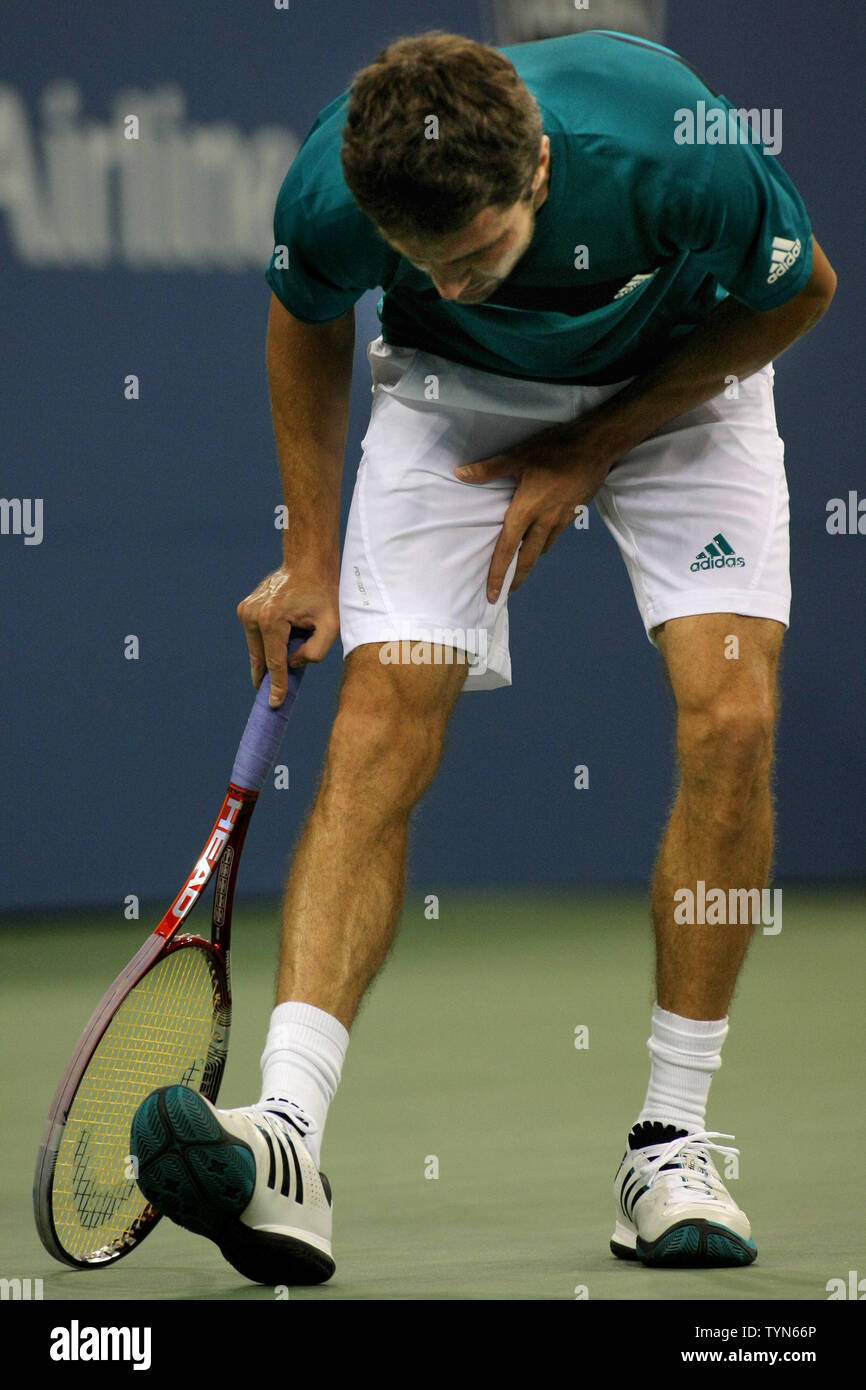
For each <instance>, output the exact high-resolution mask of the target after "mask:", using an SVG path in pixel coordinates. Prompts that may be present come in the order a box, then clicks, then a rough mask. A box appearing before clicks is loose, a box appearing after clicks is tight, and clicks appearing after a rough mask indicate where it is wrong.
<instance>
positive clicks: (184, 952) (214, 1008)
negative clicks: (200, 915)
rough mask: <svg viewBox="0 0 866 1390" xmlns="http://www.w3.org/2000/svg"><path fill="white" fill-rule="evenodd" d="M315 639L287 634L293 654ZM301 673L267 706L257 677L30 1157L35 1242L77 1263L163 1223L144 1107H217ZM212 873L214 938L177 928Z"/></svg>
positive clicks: (118, 1251)
mask: <svg viewBox="0 0 866 1390" xmlns="http://www.w3.org/2000/svg"><path fill="white" fill-rule="evenodd" d="M309 636H310V633H309V632H305V631H303V630H302V629H299V628H292V631H291V634H290V636H289V654H290V655H291V653H292V652H294V651H295V650H296V649H297V648H298V647H299V646H300V645H301V644H302V643H303V642H305V641H306V640H307V638H308V637H309ZM302 674H303V668H297V669H294V670H293V669H292V668H291V667H289V688H288V694H287V695H286V698H285V700H284V702H283V704H282V705H281V706H280V708H279V709H271V707H270V705H269V704H268V696H269V694H270V688H271V681H270V675H268V674H266V675H265V678H264V680H263V681H262V684H261V686H260V687H259V691H258V694H257V696H256V700H255V704H254V705H253V708H252V711H251V713H250V716H249V719H248V720H247V725H246V728H245V729H244V733H243V738H242V739H241V741H240V745H239V747H238V751H237V755H236V757H235V761H234V766H233V767H232V773H231V780H230V782H229V786H228V790H227V792H226V794H225V796H224V798H223V803H222V806H221V807H220V812H219V815H218V816H217V818H216V821H215V822H214V826H213V829H212V830H211V833H210V835H209V836H208V838H207V840H206V841H205V845H204V849H203V850H202V852H201V855H200V856H199V858H198V859H197V860H196V862H195V865H194V867H193V868H192V870H191V871H190V873H189V874H188V875H187V878H186V880H185V881H184V884H183V887H182V888H181V890H180V892H179V893H178V894H177V896H176V898H175V899H174V901H173V902H172V904H171V907H170V908H169V909H168V911H167V912H166V914H165V916H164V917H163V918H162V920H161V921H160V923H159V925H158V926H157V927H156V929H155V930H154V931H153V932H152V933H151V935H150V936H149V937H148V938H147V940H146V941H145V942H144V944H143V945H142V947H141V949H140V950H139V951H138V952H137V953H136V955H135V956H133V958H132V960H131V961H130V962H129V964H128V965H127V966H126V968H125V970H122V971H121V973H120V974H119V975H118V977H117V979H116V980H115V981H114V983H113V984H112V985H111V986H110V987H109V989H108V990H107V991H106V993H105V994H104V995H103V997H102V999H101V1000H100V1001H99V1004H98V1005H97V1006H96V1009H95V1011H94V1013H93V1015H92V1017H91V1019H90V1021H89V1023H88V1024H87V1026H86V1028H85V1029H84V1032H83V1033H82V1034H81V1037H80V1038H79V1040H78V1044H77V1046H76V1048H75V1051H74V1052H73V1054H72V1058H71V1060H70V1062H69V1065H68V1067H67V1068H66V1071H65V1073H64V1075H63V1078H62V1080H61V1082H60V1085H59V1086H58V1088H57V1092H56V1094H55V1097H54V1101H53V1104H52V1106H51V1110H50V1113H49V1115H48V1120H47V1122H46V1125H45V1132H44V1134H43V1137H42V1143H41V1145H40V1148H39V1154H38V1157H37V1160H36V1175H35V1178H34V1183H33V1207H34V1213H35V1216H36V1226H37V1229H38V1231H39V1235H40V1237H41V1239H42V1243H43V1245H44V1246H45V1248H46V1250H48V1251H49V1252H50V1253H51V1254H52V1255H54V1256H55V1257H56V1258H57V1259H58V1260H62V1261H64V1262H65V1263H66V1264H70V1265H75V1266H76V1267H78V1268H89V1267H92V1266H98V1265H107V1264H110V1263H112V1262H113V1261H115V1260H119V1259H120V1258H121V1256H123V1255H128V1254H129V1252H130V1251H131V1250H134V1249H135V1247H136V1246H137V1245H140V1244H141V1242H142V1241H143V1240H144V1238H145V1236H146V1235H148V1234H149V1233H150V1232H151V1231H152V1230H153V1228H154V1226H155V1225H156V1223H157V1221H158V1220H159V1213H158V1212H157V1211H156V1209H155V1208H154V1207H153V1206H151V1204H150V1203H149V1202H148V1201H147V1200H146V1198H145V1197H143V1196H142V1193H141V1192H140V1190H139V1188H138V1186H137V1184H136V1181H135V1176H136V1175H135V1172H134V1166H135V1165H134V1163H133V1160H132V1159H131V1158H130V1156H129V1128H130V1124H131V1121H132V1116H133V1114H134V1113H135V1111H136V1109H137V1108H138V1106H139V1104H140V1103H141V1102H142V1101H143V1100H144V1098H145V1096H147V1095H149V1094H150V1092H151V1091H154V1090H156V1089H157V1087H159V1086H168V1085H172V1084H174V1083H178V1084H180V1085H183V1086H189V1087H191V1088H192V1089H194V1090H197V1091H200V1092H201V1094H202V1095H204V1096H206V1097H207V1099H208V1100H211V1101H215V1100H216V1098H217V1094H218V1092H219V1088H220V1082H221V1081H222V1076H223V1071H224V1068H225V1061H226V1054H227V1052H228V1042H229V1026H230V1023H231V1005H232V1000H231V970H230V962H229V940H230V931H231V916H232V902H233V900H234V892H235V883H236V881H237V873H238V865H239V863H240V858H241V850H242V849H243V844H244V839H245V837H246V833H247V829H248V827H249V823H250V817H251V816H252V813H253V810H254V808H255V804H256V800H257V798H258V795H259V792H260V791H261V789H262V786H263V785H264V781H265V778H266V777H267V776H268V774H269V772H270V770H271V768H272V767H273V764H274V759H275V758H276V755H277V750H278V748H279V746H280V742H281V740H282V737H283V734H284V732H285V727H286V724H287V722H288V719H289V715H290V714H291V711H292V706H293V704H294V702H295V697H296V695H297V693H298V687H299V685H300V683H301V676H302ZM214 874H215V875H216V878H215V883H214V893H213V907H212V911H211V939H210V941H206V940H205V939H204V938H203V937H201V936H194V935H191V934H189V933H188V932H186V931H182V930H181V928H182V927H183V925H184V923H185V922H186V919H187V917H188V916H189V914H190V912H191V911H192V909H193V908H194V907H195V905H196V903H197V902H198V901H199V898H200V897H201V895H202V892H203V890H204V888H205V886H206V884H207V883H208V882H209V880H210V878H211V876H212V875H214Z"/></svg>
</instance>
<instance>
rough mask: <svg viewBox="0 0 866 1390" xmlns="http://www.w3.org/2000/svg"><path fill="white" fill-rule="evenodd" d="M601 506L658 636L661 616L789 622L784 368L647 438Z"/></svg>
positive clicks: (614, 476)
mask: <svg viewBox="0 0 866 1390" xmlns="http://www.w3.org/2000/svg"><path fill="white" fill-rule="evenodd" d="M596 504H597V507H598V510H599V512H600V513H601V515H602V518H603V519H604V521H605V523H606V525H607V527H608V529H609V530H610V532H611V534H612V535H613V537H614V539H615V540H616V542H617V545H618V546H619V549H620V553H621V554H622V557H623V560H624V561H625V564H626V567H627V569H628V572H629V577H630V579H631V582H632V586H633V589H634V594H635V598H636V600H637V604H638V608H639V610H640V613H641V617H642V619H643V622H644V627H645V629H646V632H647V635H648V637H649V638H650V641H654V640H655V639H654V637H653V633H654V631H655V630H656V629H657V628H659V627H660V626H661V624H663V623H667V622H669V621H670V620H671V619H674V618H682V617H687V616H695V615H699V614H710V613H740V614H743V615H744V616H747V617H753V618H765V619H772V620H773V621H775V622H776V623H779V624H781V625H782V626H787V623H788V619H789V613H790V603H791V587H790V575H789V543H788V519H789V517H788V488H787V481H786V478H785V467H784V445H783V442H782V440H781V439H780V437H779V433H778V430H777V428H776V416H775V409H774V405H773V370H772V366H770V365H768V366H767V367H764V368H762V369H761V370H760V371H758V372H755V373H754V374H753V375H752V376H751V377H749V378H747V379H746V380H745V381H742V382H740V383H738V384H737V385H736V387H735V388H734V387H732V388H731V394H730V395H727V394H725V393H722V394H721V395H720V396H717V397H714V398H713V399H712V400H709V401H705V402H704V404H703V405H701V406H698V407H696V408H695V409H694V410H691V411H687V412H686V413H685V414H683V415H681V416H679V417H677V418H676V419H674V420H671V421H669V422H668V423H667V424H666V425H664V426H663V427H662V428H661V429H659V430H657V431H656V432H655V433H654V434H652V435H651V436H650V437H649V438H648V439H646V440H644V441H643V443H641V444H639V445H638V446H637V447H636V448H635V449H633V450H632V451H631V452H630V453H629V454H628V455H627V456H626V458H625V459H623V461H622V462H621V463H619V464H617V465H615V467H614V468H613V469H612V470H611V472H610V474H609V476H608V479H607V481H606V483H605V486H604V487H603V488H602V489H601V490H600V491H599V493H598V495H597V497H596Z"/></svg>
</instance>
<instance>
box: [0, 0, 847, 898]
mask: <svg viewBox="0 0 866 1390" xmlns="http://www.w3.org/2000/svg"><path fill="white" fill-rule="evenodd" d="M488 13H489V12H488V9H487V7H486V6H484V5H481V4H477V3H475V0H437V3H435V4H434V3H430V2H429V0H411V2H410V0H382V2H381V3H363V2H361V3H359V2H358V0H315V2H314V0H291V4H290V6H289V8H288V9H286V10H277V9H276V8H275V7H274V6H273V5H270V4H268V3H265V0H262V3H260V4H246V5H240V6H239V5H237V4H232V3H230V0H213V3H209V4H207V5H201V4H199V3H191V0H148V3H147V4H145V5H141V4H139V3H135V2H134V0H118V2H117V3H114V4H112V5H111V6H110V7H109V6H106V5H105V4H103V3H96V2H95V0H83V3H80V4H78V5H76V6H74V7H72V6H58V5H57V4H56V3H53V0H52V2H49V0H29V3H26V4H25V3H10V4H7V6H6V7H5V11H4V30H5V33H4V34H3V38H2V54H0V212H2V216H0V259H2V266H0V286H2V289H0V295H2V302H3V338H4V350H3V354H2V356H3V361H2V388H3V389H2V398H3V406H2V410H3V424H2V474H0V496H2V498H4V499H6V501H7V503H12V504H13V505H10V506H7V507H6V508H5V510H4V511H3V513H2V515H3V518H4V521H3V534H0V567H2V592H3V603H2V619H0V621H2V630H0V638H2V652H3V663H2V666H3V669H2V689H0V699H2V706H0V709H2V713H0V718H2V725H3V733H2V755H3V783H4V791H5V797H4V800H5V813H4V816H3V832H2V833H3V855H2V890H0V892H2V897H0V906H2V909H3V910H4V911H5V912H7V913H8V912H11V911H15V910H20V909H31V908H55V907H59V906H74V905H82V904H99V903H105V904H112V903H115V904H117V903H119V902H121V901H122V899H123V898H124V896H125V895H127V894H131V893H135V894H137V895H139V896H140V897H141V898H142V899H143V900H147V899H160V898H163V897H165V896H166V895H167V894H169V893H171V891H172V890H173V889H174V888H175V887H176V886H177V881H178V879H179V876H180V875H181V874H182V873H183V872H184V871H185V870H186V869H187V867H188V861H190V859H191V857H192V856H193V855H194V854H195V853H196V852H197V850H198V848H199V842H200V841H201V840H202V839H203V837H204V835H205V833H206V831H207V829H208V827H209V819H208V818H209V816H210V815H211V813H212V810H213V808H214V806H215V803H216V800H217V798H218V797H219V795H220V794H221V792H222V790H223V787H224V783H225V780H226V777H227V773H228V769H229V767H230V764H231V758H232V755H233V752H234V748H235V745H236V742H237V738H238V736H239V732H240V729H241V728H242V725H243V721H244V718H245V716H246V712H247V708H248V705H249V701H250V698H251V695H252V690H251V687H250V685H249V677H248V667H247V659H246V650H245V643H244V637H243V633H242V631H241V629H240V627H239V625H238V623H237V620H236V618H235V615H234V609H235V606H236V604H237V602H238V600H239V599H240V598H241V597H243V595H244V594H245V593H247V592H248V591H249V590H250V589H251V588H252V587H253V586H254V585H255V583H256V582H257V581H258V580H259V579H260V578H261V576H262V575H263V574H264V573H265V572H266V571H267V570H268V569H271V568H273V566H274V565H275V564H276V563H277V562H278V558H279V535H278V533H277V531H276V530H275V528H274V519H273V518H274V507H275V506H276V505H277V504H278V503H279V501H280V496H279V486H278V478H277V471H276V463H275V452H274V447H273V441H272V435H271V428H270V418H269V411H268V399H267V387H266V378H265V371H264V329H265V321H266V314H267V306H268V298H269V290H268V287H267V285H266V283H265V281H264V278H263V268H264V265H265V264H266V262H267V259H268V254H269V245H270V235H271V233H270V219H271V215H272V208H273V201H274V197H275V194H276V191H277V188H278V187H279V183H280V181H281V179H282V176H283V174H284V172H285V168H286V167H287V166H288V163H289V162H290V160H291V158H292V157H293V154H294V151H295V149H296V148H297V144H298V142H299V140H300V139H301V138H302V137H303V135H304V133H305V132H306V130H307V129H308V128H309V126H310V124H311V123H312V121H313V119H314V118H315V116H316V114H317V112H318V110H319V109H320V108H321V107H322V106H323V105H324V104H325V103H326V102H328V101H329V100H330V99H331V98H332V97H334V96H335V95H337V93H338V92H339V91H341V90H342V89H343V88H344V87H345V86H346V85H347V83H348V81H349V80H350V77H351V74H352V73H353V71H355V70H356V69H357V68H359V67H362V66H364V65H365V64H366V63H367V62H368V61H370V59H371V58H372V57H373V56H375V54H376V53H377V52H378V51H379V49H380V48H381V47H383V46H384V44H385V43H386V42H388V41H389V40H390V39H391V38H394V37H396V36H398V35H399V34H401V33H410V32H419V31H421V30H423V29H426V28H431V27H437V28H443V29H454V30H459V31H461V32H463V33H466V34H469V35H472V36H474V37H478V38H485V39H490V38H491V37H492V34H491V32H490V31H489V28H488ZM864 39H866V31H864V21H863V12H862V9H861V7H859V6H856V5H851V4H850V3H847V0H837V2H836V3H825V4H824V5H821V6H815V5H813V4H812V3H811V0H789V3H788V4H786V5H785V6H784V24H782V23H781V20H780V11H779V7H778V5H777V4H775V3H773V2H772V0H732V3H731V4H728V5H725V6H718V5H715V4H710V3H697V2H696V0H672V3H671V4H669V6H668V22H667V32H666V35H665V41H666V42H667V43H668V44H669V45H670V46H671V47H673V48H675V49H677V51H679V52H681V53H683V54H684V55H685V56H686V57H688V58H689V59H690V60H692V61H693V62H694V63H695V64H696V65H697V66H698V68H699V69H701V70H702V71H703V72H704V73H705V74H706V75H707V76H708V77H709V78H710V79H711V80H714V81H715V82H716V83H717V85H718V86H720V87H721V89H722V90H723V91H724V92H725V93H726V94H727V95H728V96H730V97H731V98H735V99H736V101H737V104H739V105H747V106H753V105H755V106H767V107H771V108H776V107H780V108H782V111H783V113H784V143H783V149H782V154H781V158H782V162H783V164H784V166H785V167H786V169H787V171H788V172H789V173H790V175H791V176H792V177H793V179H794V180H795V182H796V183H797V185H798V186H799V188H800V189H801V191H802V193H803V195H804V197H805V200H806V203H807V206H808V207H809V209H810V213H811V216H812V220H813V225H814V228H815V231H816V234H817V236H818V238H819V240H820V241H821V242H822V244H823V245H824V247H825V249H826V251H827V253H828V255H829V256H830V259H831V260H832V262H833V263H834V265H835V267H836V269H837V273H838V276H839V290H838V293H837V296H836V300H835V302H834V305H833V307H832V310H831V312H830V314H829V316H828V317H827V318H826V319H825V320H824V322H823V323H822V324H821V325H820V326H819V327H818V329H817V330H815V332H814V333H813V334H812V335H810V336H808V337H807V338H806V339H805V340H803V341H802V342H801V343H800V344H798V345H797V346H795V347H794V348H793V349H792V350H791V351H790V352H789V353H788V354H786V355H785V356H784V358H783V359H781V361H780V362H779V363H778V364H777V376H776V381H777V410H778V416H779V421H780V428H781V432H782V434H783V436H784V437H785V439H786V441H787V458H788V468H789V478H790V487H791V495H792V511H793V550H794V562H793V568H794V583H795V601H794V610H793V625H792V629H791V633H790V636H789V639H788V644H787V654H786V661H785V672H784V704H783V717H782V725H781V734H780V745H779V770H778V792H777V795H778V806H779V850H778V856H777V870H776V878H777V880H778V879H782V878H786V877H792V876H803V877H813V878H828V879H831V878H835V879H851V878H856V877H862V875H863V873H864V868H866V859H864V850H863V824H862V822H863V792H864V785H866V724H864V719H863V710H864V706H866V700H864V695H866V685H864V674H863V672H864V661H863V654H864V651H866V621H864V607H863V596H864V555H866V536H863V535H830V534H828V532H827V529H826V525H825V522H826V516H827V503H828V501H829V499H831V498H835V497H843V498H847V497H848V494H849V491H852V490H854V491H856V490H857V489H858V488H859V496H860V497H863V496H866V471H864V468H863V464H862V457H863V453H862V439H863V433H864V422H863V415H862V395H863V381H862V366H863V350H862V331H861V325H862V322H863V292H862V285H863V281H864V276H863V271H862V264H861V259H862V230H863V228H862V211H863V209H862V188H863V185H864V179H863V167H862V148H863V129H862V119H861V117H860V115H859V93H860V90H861V87H862V83H861V80H860V61H861V59H860V55H861V54H862V52H863V46H864ZM130 116H137V117H138V118H139V139H138V142H136V141H135V140H134V139H127V138H126V135H127V134H133V133H134V125H131V124H130V123H129V122H128V117H130ZM858 126H859V129H858ZM374 303H375V297H374V296H368V297H367V298H365V300H363V301H362V302H361V304H360V305H359V307H358V313H357V321H358V333H357V340H358V349H357V368H358V369H357V372H356V377H355V383H354V387H353V396H352V418H351V427H350V434H349V446H348V449H347V457H346V479H345V487H344V505H345V504H347V502H348V495H349V490H350V487H351V481H352V478H353V476H354V471H355V467H356V465H357V459H358V443H359V440H360V438H361V436H362V434H363V432H364V428H365V425H366V412H367V408H368V402H369V379H368V375H367V369H366V363H365V361H364V349H365V346H366V343H367V342H368V340H369V339H370V338H371V337H372V336H374V335H375V333H376V331H377V328H376V320H375V313H374ZM131 375H134V376H135V377H137V378H138V382H139V396H138V399H127V394H126V390H125V387H126V384H127V379H128V378H129V377H130V376H131ZM15 499H18V501H20V502H21V503H22V510H21V513H20V516H19V514H18V512H17V509H16V506H15V505H14V502H15ZM36 499H41V523H40V520H39V505H38V504H37V505H36V506H35V507H34V506H31V504H32V503H34V502H35V500H36ZM19 522H20V524H19ZM28 531H29V533H30V534H26V533H27V532H28ZM511 613H512V656H513V665H514V686H513V688H512V689H511V690H509V691H499V692H496V693H493V694H486V695H484V694H476V695H471V696H466V697H465V698H464V699H463V700H462V701H461V702H460V704H459V706H458V711H457V714H456V716H455V720H454V723H453V726H452V730H451V734H450V739H449V746H448V752H447V755H446V759H445V762H444V765H443V768H442V770H441V772H440V774H439V777H438V779H437V781H436V783H435V784H434V787H433V789H432V790H431V792H430V793H429V795H428V798H427V799H426V801H425V802H424V804H423V806H422V807H421V809H420V811H419V813H418V817H417V820H416V829H415V833H414V836H413V847H412V859H411V878H412V883H413V885H414V886H415V887H416V888H418V889H420V890H422V891H425V892H427V891H430V892H436V891H439V889H440V888H442V887H446V886H448V885H455V884H460V885H491V884H509V885H531V884H543V885H562V886H563V887H564V886H566V885H577V884H588V883H603V882H622V883H637V882H643V881H645V880H646V879H647V877H648V875H649V873H650V870H651V865H652V859H653V855H654V852H655V848H656V845H657V842H658V838H659V835H660V832H661V828H662V825H663V821H664V816H665V812H666V809H667V806H668V804H669V800H670V795H671V791H672V762H671V733H672V721H671V709H670V705H669V699H668V696H667V694H666V691H665V688H664V683H663V681H662V679H661V673H660V669H659V660H658V657H657V655H656V654H655V652H654V651H653V649H652V648H651V647H650V646H649V644H648V643H647V641H646V639H645V637H644V635H643V631H642V628H641V626H640V623H639V620H638V617H637V613H636V611H635V608H634V604H633V600H632V596H631V589H630V586H629V584H628V582H627V579H626V575H625V572H624V570H623V568H622V565H621V562H620V560H619V556H618V554H617V552H616V551H615V549H614V547H613V545H612V542H611V541H610V540H609V538H608V536H607V533H606V531H605V530H604V528H603V526H602V524H601V522H600V520H599V518H598V517H597V516H596V515H595V514H594V513H593V515H592V518H591V521H590V527H589V530H588V532H586V533H574V534H565V535H564V536H563V537H562V538H561V539H560V541H559V542H558V544H557V546H556V548H555V549H554V550H553V551H552V552H551V553H550V555H549V556H547V557H546V558H545V560H544V561H543V562H542V564H541V565H540V566H539V568H538V570H537V572H536V574H535V575H534V576H533V578H532V579H531V581H530V582H529V583H528V584H527V585H526V586H525V588H524V589H523V590H522V591H521V592H520V593H519V594H518V595H516V596H515V598H514V600H513V602H512V605H511ZM130 636H135V637H136V638H137V639H138V643H139V655H138V659H137V660H128V659H126V656H125V643H126V639H127V638H129V637H130ZM341 668H342V660H341V652H340V649H339V644H338V645H337V646H336V647H335V648H334V649H333V650H332V652H331V654H330V655H329V657H328V659H327V661H326V662H325V663H324V664H323V665H322V666H320V667H318V668H312V669H311V670H310V671H309V672H308V674H307V678H306V681H305V685H304V689H303V694H302V699H301V702H300V704H299V708H298V710H297V713H296V715H295V718H294V721H293V725H292V728H291V732H290V736H289V741H288V745H287V747H286V749H285V751H284V756H283V760H284V761H285V762H286V763H287V764H288V766H289V769H290V785H289V789H288V790H279V791H278V790H276V789H275V788H273V787H269V788H267V789H266V791H265V793H264V798H263V803H264V804H263V807H262V809H261V810H260V812H259V814H258V815H257V818H256V826H255V827H254V830H253V833H252V836H251V840H250V844H249V849H248V851H247V858H246V864H245V872H244V882H245V888H246V891H247V893H276V892H277V891H278V890H279V887H280V885H281V882H282V878H283V873H284V867H285V861H286V858H287V856H288V853H289V851H290V849H291V844H292V842H293V839H294V836H295V834H296V832H297V829H298V827H299V823H300V819H301V815H302V813H303V810H304V809H305V807H306V805H307V803H308V801H309V798H310V796H311V794H312V790H313V788H314V786H315V782H316V778H317V775H318V769H319V766H320V762H321V758H322V754H323V751H324V747H325V742H326V738H327V732H328V727H329V723H330V718H331V715H332V713H333V708H334V701H335V696H336V690H337V686H338V681H339V677H340V672H341ZM577 763H584V764H587V765H588V767H589V772H590V785H589V789H588V790H584V791H576V790H575V789H574V787H573V772H572V769H573V768H574V766H575V765H576V764H577Z"/></svg>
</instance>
